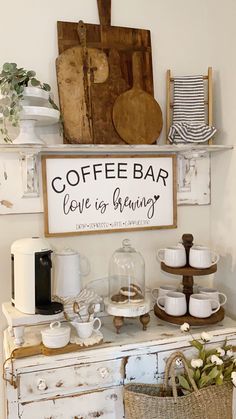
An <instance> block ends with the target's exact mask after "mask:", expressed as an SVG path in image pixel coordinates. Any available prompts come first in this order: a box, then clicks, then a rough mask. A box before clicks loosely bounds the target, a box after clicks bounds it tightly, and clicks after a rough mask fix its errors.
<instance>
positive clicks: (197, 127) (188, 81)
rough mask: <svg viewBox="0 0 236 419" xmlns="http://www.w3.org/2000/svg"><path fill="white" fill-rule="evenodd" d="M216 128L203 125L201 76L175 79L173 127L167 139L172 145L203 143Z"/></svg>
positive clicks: (202, 82) (203, 107)
mask: <svg viewBox="0 0 236 419" xmlns="http://www.w3.org/2000/svg"><path fill="white" fill-rule="evenodd" d="M215 133H216V128H214V127H210V126H209V125H207V124H206V123H205V105H204V81H203V76H186V77H175V79H174V106H173V125H172V126H171V127H170V131H169V134H168V139H169V140H170V141H171V142H173V143H185V142H191V143H194V142H205V141H208V140H210V138H212V137H213V135H214V134H215Z"/></svg>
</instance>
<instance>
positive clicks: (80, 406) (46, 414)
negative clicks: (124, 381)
mask: <svg viewBox="0 0 236 419" xmlns="http://www.w3.org/2000/svg"><path fill="white" fill-rule="evenodd" d="M124 417H125V416H124V406H123V394H122V387H113V388H110V389H107V390H101V391H97V392H93V393H88V394H81V395H76V396H73V397H65V398H64V397H63V398H56V399H52V400H46V401H39V402H35V403H28V404H24V405H23V404H21V405H19V418H21V419H93V418H100V419H117V418H119V419H123V418H124ZM12 419H13V418H12ZM14 419H16V417H15V418H14Z"/></svg>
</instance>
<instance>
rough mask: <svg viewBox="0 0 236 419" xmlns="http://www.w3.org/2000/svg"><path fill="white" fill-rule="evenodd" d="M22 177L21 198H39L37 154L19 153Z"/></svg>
mask: <svg viewBox="0 0 236 419" xmlns="http://www.w3.org/2000/svg"><path fill="white" fill-rule="evenodd" d="M19 159H20V164H21V175H22V185H23V188H22V197H23V198H33V197H38V196H39V161H38V153H26V152H20V158H19Z"/></svg>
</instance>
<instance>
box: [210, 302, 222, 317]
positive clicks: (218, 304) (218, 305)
mask: <svg viewBox="0 0 236 419" xmlns="http://www.w3.org/2000/svg"><path fill="white" fill-rule="evenodd" d="M210 301H211V314H213V313H216V312H217V311H218V310H219V309H220V307H221V305H220V303H219V301H216V300H213V299H211V300H210ZM216 303H217V307H216V308H213V307H214V306H215V304H216Z"/></svg>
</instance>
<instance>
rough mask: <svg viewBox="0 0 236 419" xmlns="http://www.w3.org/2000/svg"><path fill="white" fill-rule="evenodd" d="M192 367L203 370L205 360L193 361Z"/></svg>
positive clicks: (197, 359)
mask: <svg viewBox="0 0 236 419" xmlns="http://www.w3.org/2000/svg"><path fill="white" fill-rule="evenodd" d="M191 366H192V367H193V368H201V367H202V366H203V360H202V359H200V358H196V359H192V360H191Z"/></svg>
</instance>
